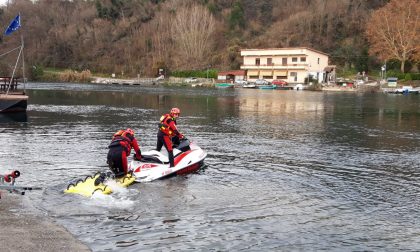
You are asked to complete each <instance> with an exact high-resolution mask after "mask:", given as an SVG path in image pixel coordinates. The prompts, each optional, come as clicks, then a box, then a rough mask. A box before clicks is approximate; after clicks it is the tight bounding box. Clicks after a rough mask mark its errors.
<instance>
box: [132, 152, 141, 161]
mask: <svg viewBox="0 0 420 252" xmlns="http://www.w3.org/2000/svg"><path fill="white" fill-rule="evenodd" d="M133 159H134V160H137V161H140V160H141V155H139V158H137V154H136V153H134V155H133Z"/></svg>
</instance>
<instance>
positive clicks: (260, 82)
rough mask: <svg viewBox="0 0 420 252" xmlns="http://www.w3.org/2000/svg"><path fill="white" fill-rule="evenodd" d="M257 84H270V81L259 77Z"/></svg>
mask: <svg viewBox="0 0 420 252" xmlns="http://www.w3.org/2000/svg"><path fill="white" fill-rule="evenodd" d="M255 84H257V85H268V84H270V82H268V81H266V80H264V79H257V80H256V81H255Z"/></svg>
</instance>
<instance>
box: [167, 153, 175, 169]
mask: <svg viewBox="0 0 420 252" xmlns="http://www.w3.org/2000/svg"><path fill="white" fill-rule="evenodd" d="M168 157H169V167H174V166H175V165H174V151H168Z"/></svg>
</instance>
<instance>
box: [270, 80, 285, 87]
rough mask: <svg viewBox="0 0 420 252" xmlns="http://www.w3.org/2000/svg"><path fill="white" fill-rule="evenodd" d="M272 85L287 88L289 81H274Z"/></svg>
mask: <svg viewBox="0 0 420 252" xmlns="http://www.w3.org/2000/svg"><path fill="white" fill-rule="evenodd" d="M271 84H273V85H276V86H286V85H287V84H288V83H287V81H284V80H273V81H272V82H271Z"/></svg>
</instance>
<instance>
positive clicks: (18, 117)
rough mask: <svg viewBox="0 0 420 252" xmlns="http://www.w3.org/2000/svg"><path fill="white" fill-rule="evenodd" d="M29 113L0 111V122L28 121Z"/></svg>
mask: <svg viewBox="0 0 420 252" xmlns="http://www.w3.org/2000/svg"><path fill="white" fill-rule="evenodd" d="M27 121H28V115H27V114H26V112H18V113H0V123H13V122H27Z"/></svg>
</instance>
